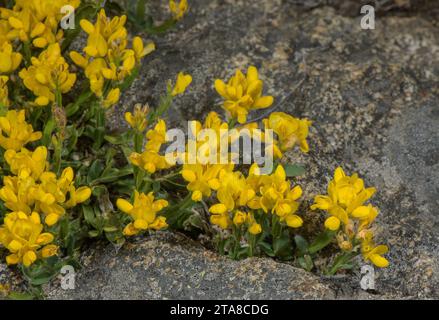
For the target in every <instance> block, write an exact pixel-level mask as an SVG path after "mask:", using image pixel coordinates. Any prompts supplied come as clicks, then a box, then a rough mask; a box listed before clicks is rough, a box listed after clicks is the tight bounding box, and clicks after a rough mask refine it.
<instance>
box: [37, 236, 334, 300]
mask: <svg viewBox="0 0 439 320" xmlns="http://www.w3.org/2000/svg"><path fill="white" fill-rule="evenodd" d="M94 252H95V253H94V254H93V255H92V256H87V253H85V255H84V257H83V262H84V269H83V271H81V272H79V275H78V277H77V279H76V288H77V289H76V290H63V289H61V286H60V285H59V283H58V282H56V281H55V282H53V283H52V284H51V288H48V289H46V292H49V295H48V298H49V299H146V300H149V299H227V300H228V299H313V298H314V299H323V298H327V299H331V298H334V292H333V290H331V289H330V288H329V286H328V285H327V284H324V283H321V281H320V279H319V278H318V277H316V276H314V275H312V274H311V273H308V272H306V271H304V270H302V269H297V268H294V267H292V266H289V265H287V264H278V263H276V262H274V261H273V260H270V259H261V258H254V259H247V260H244V261H239V262H237V261H231V260H229V259H227V258H226V257H221V256H218V255H217V254H215V253H213V252H210V251H207V250H205V249H204V248H203V247H201V246H200V245H199V244H197V243H195V242H194V241H193V240H189V239H187V238H186V237H184V236H181V235H176V234H171V233H167V232H158V233H156V234H155V235H153V236H151V237H149V238H146V239H139V240H138V241H133V242H131V243H129V244H127V245H125V246H124V247H123V248H122V249H121V250H120V251H119V252H117V253H116V251H115V249H114V247H112V246H111V245H110V246H107V247H106V248H99V250H94Z"/></svg>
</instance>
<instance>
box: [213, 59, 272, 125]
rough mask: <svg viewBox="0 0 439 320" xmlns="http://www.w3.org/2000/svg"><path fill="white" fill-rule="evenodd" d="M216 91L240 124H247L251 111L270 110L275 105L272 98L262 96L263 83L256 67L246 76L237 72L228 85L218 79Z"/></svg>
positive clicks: (229, 112)
mask: <svg viewBox="0 0 439 320" xmlns="http://www.w3.org/2000/svg"><path fill="white" fill-rule="evenodd" d="M215 89H216V91H217V92H218V94H219V95H220V96H221V97H223V98H224V103H223V108H224V109H225V110H226V111H227V112H228V114H229V116H230V117H231V118H233V119H236V120H237V121H238V122H239V123H241V124H244V123H246V122H247V115H248V113H249V112H250V111H251V110H254V109H264V108H268V107H270V106H271V105H272V104H273V101H274V99H273V97H272V96H262V90H263V82H262V80H260V79H259V74H258V70H257V69H256V67H253V66H251V67H249V68H248V70H247V75H246V76H245V75H244V74H243V73H242V72H241V71H240V70H237V71H236V73H235V76H234V77H232V78H231V79H230V80H229V81H228V82H227V83H224V82H223V81H222V80H220V79H217V80H216V81H215Z"/></svg>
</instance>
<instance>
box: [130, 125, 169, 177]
mask: <svg viewBox="0 0 439 320" xmlns="http://www.w3.org/2000/svg"><path fill="white" fill-rule="evenodd" d="M146 139H147V143H146V146H145V149H144V151H143V152H142V153H137V152H133V153H132V154H131V155H130V161H131V163H132V164H133V165H134V166H136V167H139V168H141V169H143V170H145V171H146V172H148V173H150V174H152V173H155V172H156V171H157V170H163V169H169V168H171V167H172V166H173V164H169V163H168V161H167V160H166V157H165V156H163V155H161V154H160V148H161V146H162V144H163V143H165V141H166V123H165V121H164V120H161V119H159V120H158V122H157V124H156V125H155V127H154V128H153V129H151V130H148V132H147V133H146Z"/></svg>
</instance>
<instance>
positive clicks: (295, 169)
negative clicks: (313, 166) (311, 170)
mask: <svg viewBox="0 0 439 320" xmlns="http://www.w3.org/2000/svg"><path fill="white" fill-rule="evenodd" d="M284 169H285V173H286V175H287V177H290V178H292V177H298V176H301V175H303V174H304V173H305V172H306V170H305V168H304V167H303V166H301V165H298V164H286V165H284Z"/></svg>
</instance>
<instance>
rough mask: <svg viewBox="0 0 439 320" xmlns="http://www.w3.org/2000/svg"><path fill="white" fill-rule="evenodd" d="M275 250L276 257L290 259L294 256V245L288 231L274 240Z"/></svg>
mask: <svg viewBox="0 0 439 320" xmlns="http://www.w3.org/2000/svg"><path fill="white" fill-rule="evenodd" d="M273 250H274V254H275V255H276V257H279V258H282V259H290V258H291V257H292V247H291V241H290V237H289V235H288V231H286V232H284V233H283V234H282V235H281V236H280V237H278V238H275V239H274V240H273Z"/></svg>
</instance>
